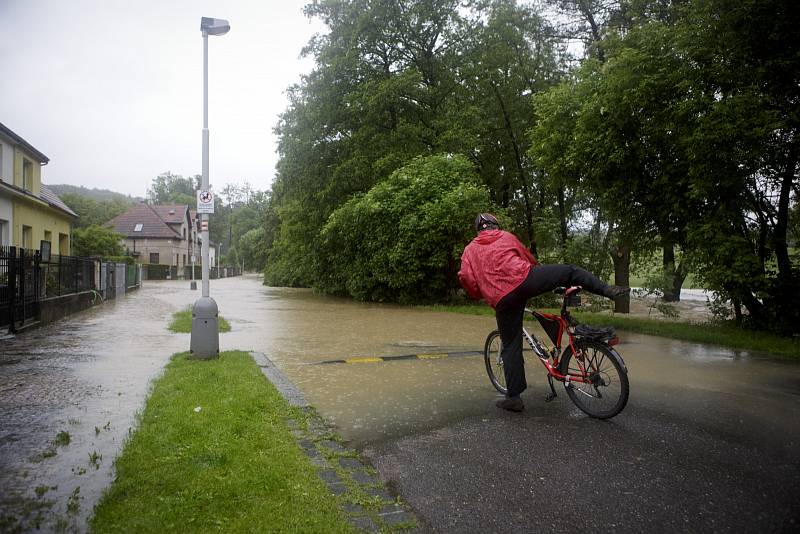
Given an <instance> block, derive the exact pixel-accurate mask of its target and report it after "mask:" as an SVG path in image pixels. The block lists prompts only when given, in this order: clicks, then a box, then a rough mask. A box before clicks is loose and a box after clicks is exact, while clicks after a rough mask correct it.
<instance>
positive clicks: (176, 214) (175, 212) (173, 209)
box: [151, 204, 189, 224]
mask: <svg viewBox="0 0 800 534" xmlns="http://www.w3.org/2000/svg"><path fill="white" fill-rule="evenodd" d="M151 207H152V208H153V209H154V210H155V212H156V213H158V216H159V217H161V220H163V221H164V222H165V223H167V224H183V221H185V220H186V211H187V210H188V209H189V206H188V205H187V204H158V205H156V206H151Z"/></svg>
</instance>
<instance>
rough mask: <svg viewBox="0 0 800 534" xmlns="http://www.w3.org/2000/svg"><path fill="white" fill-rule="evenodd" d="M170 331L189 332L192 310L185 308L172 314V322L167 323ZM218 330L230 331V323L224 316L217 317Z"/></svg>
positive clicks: (190, 330)
mask: <svg viewBox="0 0 800 534" xmlns="http://www.w3.org/2000/svg"><path fill="white" fill-rule="evenodd" d="M167 328H169V330H170V331H172V332H176V333H179V334H190V333H191V332H192V310H191V309H185V310H182V311H178V312H175V313H173V314H172V322H171V323H169V326H168V327H167ZM219 331H220V332H230V331H231V325H230V323H229V322H228V321H226V320H225V318H224V317H220V318H219Z"/></svg>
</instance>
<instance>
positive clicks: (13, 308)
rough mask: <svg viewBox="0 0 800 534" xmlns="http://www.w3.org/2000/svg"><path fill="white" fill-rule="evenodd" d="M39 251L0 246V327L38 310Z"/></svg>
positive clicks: (30, 316)
mask: <svg viewBox="0 0 800 534" xmlns="http://www.w3.org/2000/svg"><path fill="white" fill-rule="evenodd" d="M38 264H39V253H38V252H35V251H32V250H25V249H21V248H17V247H0V326H5V325H11V326H12V328H13V325H14V324H15V323H17V322H24V321H27V320H29V319H33V318H35V317H36V316H37V315H38V313H39V307H38V304H39V300H40V297H39V295H40V284H39V280H40V277H39V275H38V268H37V267H38Z"/></svg>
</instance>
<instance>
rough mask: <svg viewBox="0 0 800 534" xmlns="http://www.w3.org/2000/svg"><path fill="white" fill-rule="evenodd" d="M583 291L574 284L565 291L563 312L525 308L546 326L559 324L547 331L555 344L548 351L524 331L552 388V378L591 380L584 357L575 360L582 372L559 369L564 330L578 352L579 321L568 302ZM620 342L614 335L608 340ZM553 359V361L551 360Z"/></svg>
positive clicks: (570, 343)
mask: <svg viewBox="0 0 800 534" xmlns="http://www.w3.org/2000/svg"><path fill="white" fill-rule="evenodd" d="M580 291H581V287H579V286H573V287H570V288H567V289H566V290H565V291H564V297H563V303H562V305H561V314H560V315H555V314H552V313H543V312H538V311H534V310H531V309H528V308H525V311H527V312H529V313H530V314H531V315H533V316H534V317H536V318H537V319H538V320H539V322H540V323H541V324H542V325H543V326H544V325H545V324H550V325H558V330H557V331H555V329H553V330H554V331H553V332H552V333H551V332H547V334H548V336H549V337H550V339H551V340H552V341H553V343H554V346H553V348H552V349H551V350H550V351H548V350H547V349H546V348H545V347H543V346H542V344H541V343H540V342H539V340H538V339H537V338H536V337H535V336H532V335H530V334H529V333H528V332H527V330H525V329H524V328H523V329H522V332H523V334H524V336H525V339H527V341H528V344H529V345H530V346H531V349H533V352H535V353H536V355H537V356H538V357H539V361H541V362H542V365H544V367H545V369H547V374H548V381H551V383H550V387H551V389H552V387H553V384H552V379H553V378H555V379H556V380H558V381H559V382H564V383H565V384H567V385H568V384H569V383H570V382H572V381H574V382H581V383H589V382H591V378H590V373H589V370H587V369H586V368H585V367H584V364H583V362H582V361H581V360H582V358H580V357H576V358H575V361H576V362H577V364H578V366H579V369H580V373H569V372H568V373H567V374H561V373H560V372H559V370H558V368H559V360H560V358H561V354H562V353H563V351H562V348H561V340H562V339H563V336H564V332H566V333H567V337H568V339H569V348H570V349H572V352H573V353H577V350H576V349H575V326H577V324H578V323H577V321H576V320H575V319H573V317H572V316H571V315H570V314H569V310H568V309H567V304H568V303H569V302H571V301H575V300H577V299H579V297H578V293H579V292H580ZM617 343H619V338H617V337H613V338H611V339H610V340H608V341H606V344H607V345H610V346H613V345H616V344H617ZM550 359H552V360H553V361H552V363H551V362H550ZM553 397H555V390H553Z"/></svg>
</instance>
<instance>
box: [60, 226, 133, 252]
mask: <svg viewBox="0 0 800 534" xmlns="http://www.w3.org/2000/svg"><path fill="white" fill-rule="evenodd" d="M123 238H124V236H122V235H121V234H118V233H117V232H115V231H113V230H111V229H110V228H106V227H103V226H97V225H91V226H88V227H86V228H76V229H75V230H74V231H73V232H72V251H73V254H75V255H76V256H101V257H108V256H122V254H123V249H122V243H121V241H122V239H123Z"/></svg>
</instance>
